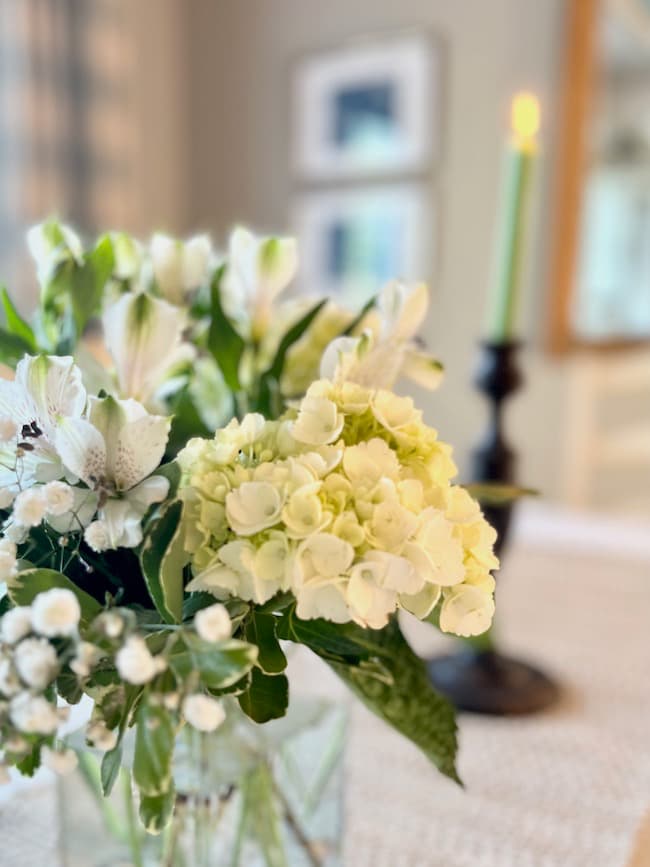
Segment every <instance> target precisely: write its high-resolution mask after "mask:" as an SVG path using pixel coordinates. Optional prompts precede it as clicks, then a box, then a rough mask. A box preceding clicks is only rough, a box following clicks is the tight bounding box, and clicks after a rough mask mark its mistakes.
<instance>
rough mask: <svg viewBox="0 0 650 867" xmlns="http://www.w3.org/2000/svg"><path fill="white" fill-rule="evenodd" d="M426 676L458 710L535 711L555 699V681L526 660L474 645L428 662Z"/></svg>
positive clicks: (506, 713)
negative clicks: (481, 648)
mask: <svg viewBox="0 0 650 867" xmlns="http://www.w3.org/2000/svg"><path fill="white" fill-rule="evenodd" d="M427 670H428V672H429V679H430V680H431V682H432V684H433V685H434V686H435V687H436V689H437V690H438V691H439V692H441V693H442V694H443V695H444V696H446V697H447V698H448V699H449V700H450V701H451V703H452V704H453V705H454V707H456V708H457V709H458V710H464V711H469V712H471V713H481V714H491V715H495V716H518V715H523V714H529V713H537V712H538V711H541V710H544V709H545V708H548V707H550V706H551V705H552V704H555V702H556V701H557V700H558V698H559V696H560V690H559V687H558V686H557V684H556V683H555V682H554V681H553V680H551V678H550V677H548V676H547V675H546V674H544V673H543V672H542V671H540V670H539V669H537V668H535V667H534V666H532V665H529V664H528V663H526V662H522V661H520V660H518V659H513V658H512V657H510V656H504V655H502V654H501V653H498V652H497V651H495V650H480V651H477V650H475V649H473V648H467V649H465V650H460V651H458V652H457V653H450V654H448V655H446V656H439V657H436V658H435V659H431V660H429V661H428V662H427Z"/></svg>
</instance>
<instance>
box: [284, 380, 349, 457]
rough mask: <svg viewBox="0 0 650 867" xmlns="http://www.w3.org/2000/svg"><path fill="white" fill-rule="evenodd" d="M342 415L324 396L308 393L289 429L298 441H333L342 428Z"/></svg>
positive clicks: (318, 442)
mask: <svg viewBox="0 0 650 867" xmlns="http://www.w3.org/2000/svg"><path fill="white" fill-rule="evenodd" d="M343 423H344V416H343V414H342V413H341V412H339V409H338V407H337V405H336V404H335V403H334V401H332V400H328V399H327V398H326V397H319V396H317V395H310V393H309V392H308V393H307V396H306V398H305V399H304V400H303V401H302V403H301V404H300V411H299V413H298V418H297V419H296V420H295V422H294V423H293V427H292V429H291V433H292V436H293V437H294V439H296V440H298V442H301V443H306V444H307V445H315V446H318V445H326V444H328V443H333V442H335V441H336V440H337V439H338V438H339V436H340V434H341V431H342V430H343Z"/></svg>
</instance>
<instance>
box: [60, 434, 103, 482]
mask: <svg viewBox="0 0 650 867" xmlns="http://www.w3.org/2000/svg"><path fill="white" fill-rule="evenodd" d="M54 445H55V447H56V450H57V452H58V453H59V455H60V457H61V460H62V461H63V463H64V465H65V467H66V468H67V469H68V470H69V471H70V472H71V473H73V474H74V475H75V476H78V477H79V478H80V479H82V480H83V481H84V482H85V483H86V484H87V485H88V486H89V487H94V486H95V484H96V483H97V482H98V481H99V480H100V479H102V478H103V477H104V476H105V474H106V444H105V443H104V437H103V436H102V435H101V433H100V432H99V431H98V430H97V428H96V427H94V426H93V425H92V424H91V423H90V422H89V421H86V420H85V419H82V418H61V419H59V423H58V425H57V428H56V434H55V438H54Z"/></svg>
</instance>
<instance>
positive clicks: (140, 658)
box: [115, 635, 160, 684]
mask: <svg viewBox="0 0 650 867" xmlns="http://www.w3.org/2000/svg"><path fill="white" fill-rule="evenodd" d="M115 664H116V665H117V670H118V672H119V674H120V677H123V678H124V680H126V681H128V682H129V683H134V684H143V683H149V681H150V680H153V678H154V677H155V676H156V675H157V674H158V673H159V671H160V665H159V663H158V662H157V660H156V659H155V658H154V657H153V656H152V655H151V653H150V652H149V648H148V647H147V645H146V644H145V642H144V640H143V639H142V638H139V637H138V636H136V635H132V636H131V637H130V638H127V640H126V643H125V644H124V647H122V648H121V649H120V650H118V652H117V654H116V655H115Z"/></svg>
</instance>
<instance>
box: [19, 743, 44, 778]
mask: <svg viewBox="0 0 650 867" xmlns="http://www.w3.org/2000/svg"><path fill="white" fill-rule="evenodd" d="M40 766H41V745H40V744H34V746H33V747H32V749H31V752H29V753H27V755H26V756H25V758H24V759H21V760H20V761H19V762H16V768H17V769H18V770H19V771H20V773H21V774H22V775H23V777H33V776H34V774H35V773H36V771H37V770H38V769H39V768H40Z"/></svg>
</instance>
